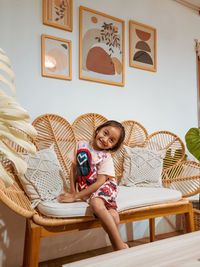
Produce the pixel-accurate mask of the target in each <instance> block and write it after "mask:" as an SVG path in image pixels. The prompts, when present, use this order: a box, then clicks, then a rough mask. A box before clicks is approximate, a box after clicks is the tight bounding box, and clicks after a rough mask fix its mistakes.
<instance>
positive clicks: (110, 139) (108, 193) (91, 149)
mask: <svg viewBox="0 0 200 267" xmlns="http://www.w3.org/2000/svg"><path fill="white" fill-rule="evenodd" d="M124 137H125V131H124V127H123V126H122V125H121V124H120V123H119V122H117V121H107V122H106V123H104V124H102V125H100V126H99V127H98V128H97V129H96V131H95V133H94V136H93V140H92V141H91V142H88V141H80V142H78V143H77V146H76V149H75V151H72V152H70V153H69V155H68V156H69V158H70V159H71V161H72V175H71V177H70V189H71V190H70V193H64V194H61V195H60V196H59V201H60V202H75V201H77V200H80V199H81V200H83V201H87V202H88V203H89V205H90V206H91V207H92V209H93V212H94V214H95V215H96V216H97V217H98V218H99V219H100V221H101V223H102V226H103V228H104V230H105V231H106V232H107V233H108V235H109V238H110V241H111V243H112V246H113V248H114V250H120V249H125V248H128V245H127V244H126V243H124V242H123V241H122V239H121V236H120V232H119V230H118V225H119V221H120V220H119V214H118V212H117V210H116V209H117V205H116V197H117V183H116V180H115V171H114V164H113V160H112V157H111V154H110V153H109V151H116V150H117V149H118V148H119V147H120V146H121V144H122V142H123V140H124ZM77 187H78V192H76V188H77Z"/></svg>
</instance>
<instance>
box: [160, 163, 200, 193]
mask: <svg viewBox="0 0 200 267" xmlns="http://www.w3.org/2000/svg"><path fill="white" fill-rule="evenodd" d="M162 183H163V186H164V187H167V188H171V189H175V190H178V191H180V192H182V194H183V197H191V196H193V195H196V194H197V193H199V192H200V164H199V163H197V162H194V161H182V162H180V163H177V164H176V165H174V166H172V167H170V168H167V169H164V170H163V174H162Z"/></svg>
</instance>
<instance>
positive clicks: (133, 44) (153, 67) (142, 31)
mask: <svg viewBox="0 0 200 267" xmlns="http://www.w3.org/2000/svg"><path fill="white" fill-rule="evenodd" d="M156 35H157V31H156V29H155V28H153V27H150V26H147V25H145V24H142V23H139V22H136V21H134V20H130V21H129V65H130V67H134V68H138V69H143V70H148V71H154V72H156V71H157V37H156Z"/></svg>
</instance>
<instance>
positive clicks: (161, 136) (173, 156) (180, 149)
mask: <svg viewBox="0 0 200 267" xmlns="http://www.w3.org/2000/svg"><path fill="white" fill-rule="evenodd" d="M147 148H149V149H152V150H165V151H166V155H165V158H164V159H163V169H166V168H169V167H171V166H172V165H175V164H176V163H178V162H180V161H181V160H183V158H184V155H185V146H184V144H183V142H182V140H181V139H180V138H179V137H178V136H177V135H175V134H174V133H171V132H168V131H159V132H155V133H153V134H151V135H150V136H149V141H148V143H147Z"/></svg>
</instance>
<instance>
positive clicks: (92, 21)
mask: <svg viewBox="0 0 200 267" xmlns="http://www.w3.org/2000/svg"><path fill="white" fill-rule="evenodd" d="M124 54H125V52H124V21H123V20H120V19H118V18H114V17H111V16H109V15H106V14H104V13H101V12H98V11H95V10H92V9H89V8H86V7H83V6H80V8H79V78H80V79H83V80H88V81H94V82H100V83H105V84H112V85H117V86H124Z"/></svg>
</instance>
